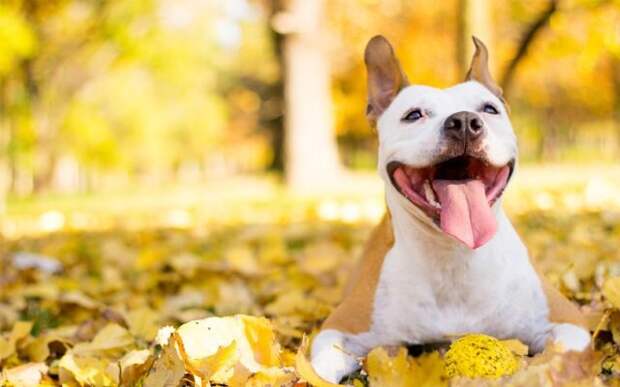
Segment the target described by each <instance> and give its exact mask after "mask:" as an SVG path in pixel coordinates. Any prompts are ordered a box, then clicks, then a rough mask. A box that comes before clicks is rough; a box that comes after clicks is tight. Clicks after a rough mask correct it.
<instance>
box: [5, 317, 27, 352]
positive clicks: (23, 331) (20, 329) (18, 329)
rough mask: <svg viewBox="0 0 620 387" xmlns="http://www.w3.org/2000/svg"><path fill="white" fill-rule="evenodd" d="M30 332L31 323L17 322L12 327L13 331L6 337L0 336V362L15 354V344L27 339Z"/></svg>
mask: <svg viewBox="0 0 620 387" xmlns="http://www.w3.org/2000/svg"><path fill="white" fill-rule="evenodd" d="M31 330H32V322H30V321H18V322H16V323H15V325H13V329H12V330H11V333H10V334H9V335H8V337H2V336H0V360H3V359H6V358H7V357H9V356H11V355H12V354H14V353H15V350H16V346H17V343H18V342H19V341H20V340H22V339H24V338H26V337H28V335H30V331H31Z"/></svg>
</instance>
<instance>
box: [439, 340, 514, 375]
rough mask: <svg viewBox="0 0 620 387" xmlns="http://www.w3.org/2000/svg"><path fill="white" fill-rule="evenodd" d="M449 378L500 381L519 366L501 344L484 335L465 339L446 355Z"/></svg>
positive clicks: (453, 346)
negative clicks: (498, 379) (461, 377)
mask: <svg viewBox="0 0 620 387" xmlns="http://www.w3.org/2000/svg"><path fill="white" fill-rule="evenodd" d="M445 362H446V375H447V376H448V377H453V376H467V377H470V378H480V377H485V378H491V379H497V378H499V377H502V376H505V375H512V374H513V373H515V371H517V369H518V367H519V362H518V360H517V358H516V357H515V356H514V355H513V354H512V352H511V351H510V350H509V349H508V347H506V345H504V344H503V343H502V342H501V341H499V340H497V339H495V338H493V337H490V336H487V335H481V334H471V335H467V336H463V337H461V338H460V339H458V340H456V341H455V342H453V343H452V345H450V349H449V350H448V352H446V356H445Z"/></svg>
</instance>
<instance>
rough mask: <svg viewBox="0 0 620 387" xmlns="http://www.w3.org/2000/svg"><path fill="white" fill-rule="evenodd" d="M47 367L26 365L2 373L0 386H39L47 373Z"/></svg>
mask: <svg viewBox="0 0 620 387" xmlns="http://www.w3.org/2000/svg"><path fill="white" fill-rule="evenodd" d="M47 369H48V367H47V365H45V363H27V364H23V365H20V366H18V367H14V368H11V369H8V370H5V371H4V374H3V378H4V379H3V378H0V384H1V385H4V382H7V385H13V386H19V387H30V386H33V387H34V386H39V384H40V383H41V379H42V377H43V375H44V374H46V373H47Z"/></svg>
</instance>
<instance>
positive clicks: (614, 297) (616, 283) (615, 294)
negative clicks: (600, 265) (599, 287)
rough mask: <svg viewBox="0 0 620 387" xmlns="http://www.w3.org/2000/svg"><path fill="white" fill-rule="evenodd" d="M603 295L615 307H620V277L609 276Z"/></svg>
mask: <svg viewBox="0 0 620 387" xmlns="http://www.w3.org/2000/svg"><path fill="white" fill-rule="evenodd" d="M603 295H604V296H605V298H606V299H607V301H609V302H610V303H611V304H612V305H613V306H614V308H620V277H613V278H609V279H608V280H607V281H605V284H604V285H603Z"/></svg>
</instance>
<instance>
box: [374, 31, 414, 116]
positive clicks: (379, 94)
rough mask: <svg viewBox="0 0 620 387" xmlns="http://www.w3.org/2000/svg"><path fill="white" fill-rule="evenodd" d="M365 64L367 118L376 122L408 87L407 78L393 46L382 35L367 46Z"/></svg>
mask: <svg viewBox="0 0 620 387" xmlns="http://www.w3.org/2000/svg"><path fill="white" fill-rule="evenodd" d="M364 62H365V63H366V72H367V74H368V107H367V109H366V116H367V117H368V119H369V120H370V121H376V119H377V118H379V116H380V115H381V113H383V111H384V110H385V109H386V108H387V107H388V106H389V105H390V103H391V102H392V100H393V99H394V97H396V95H397V94H398V92H399V91H400V90H401V89H402V88H403V87H405V86H407V85H408V81H407V76H405V74H404V73H403V71H402V70H401V68H400V64H399V63H398V59H396V56H395V55H394V49H393V48H392V45H391V44H390V42H388V40H387V39H386V38H384V37H383V36H381V35H377V36H375V37H374V38H372V39H370V41H369V42H368V44H367V45H366V50H365V52H364Z"/></svg>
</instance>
